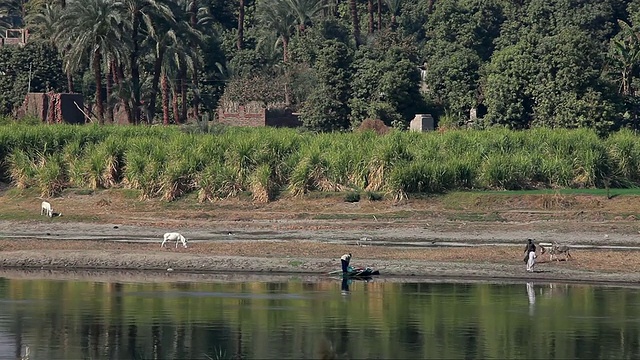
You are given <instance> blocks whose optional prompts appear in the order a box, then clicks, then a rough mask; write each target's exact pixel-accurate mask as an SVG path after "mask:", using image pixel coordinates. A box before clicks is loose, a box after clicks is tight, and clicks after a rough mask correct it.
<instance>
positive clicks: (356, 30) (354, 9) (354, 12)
mask: <svg viewBox="0 0 640 360" xmlns="http://www.w3.org/2000/svg"><path fill="white" fill-rule="evenodd" d="M349 8H350V9H351V22H352V23H353V37H354V39H355V41H356V46H359V45H360V19H358V4H356V0H349Z"/></svg>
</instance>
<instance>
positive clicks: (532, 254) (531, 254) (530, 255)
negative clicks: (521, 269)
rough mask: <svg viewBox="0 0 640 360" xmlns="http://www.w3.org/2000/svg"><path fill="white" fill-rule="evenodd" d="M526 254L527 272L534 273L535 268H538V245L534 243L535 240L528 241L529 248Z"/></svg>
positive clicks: (527, 247)
mask: <svg viewBox="0 0 640 360" xmlns="http://www.w3.org/2000/svg"><path fill="white" fill-rule="evenodd" d="M524 252H525V254H526V256H525V260H526V262H527V271H528V272H533V268H534V266H536V244H534V243H533V239H527V246H526V247H525V249H524Z"/></svg>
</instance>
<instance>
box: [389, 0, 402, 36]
mask: <svg viewBox="0 0 640 360" xmlns="http://www.w3.org/2000/svg"><path fill="white" fill-rule="evenodd" d="M385 2H386V3H387V6H388V7H389V12H390V13H391V24H389V27H390V28H391V29H395V28H396V24H397V21H396V16H398V13H400V7H401V6H402V0H385Z"/></svg>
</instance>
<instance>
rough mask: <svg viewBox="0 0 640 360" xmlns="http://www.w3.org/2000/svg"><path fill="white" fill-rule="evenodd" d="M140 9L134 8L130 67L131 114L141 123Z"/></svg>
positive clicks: (136, 122)
mask: <svg viewBox="0 0 640 360" xmlns="http://www.w3.org/2000/svg"><path fill="white" fill-rule="evenodd" d="M141 16H142V15H141V14H140V9H134V11H133V19H132V28H131V41H132V42H131V43H132V44H133V46H132V47H131V54H130V55H129V67H130V68H131V114H132V115H133V122H134V123H135V124H139V123H140V69H139V68H138V53H139V48H140V44H138V32H139V31H140V17H141Z"/></svg>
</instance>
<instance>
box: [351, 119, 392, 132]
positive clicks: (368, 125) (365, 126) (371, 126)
mask: <svg viewBox="0 0 640 360" xmlns="http://www.w3.org/2000/svg"><path fill="white" fill-rule="evenodd" d="M367 130H372V131H373V132H375V133H376V134H378V135H384V134H386V133H388V132H389V127H388V126H387V125H385V124H384V122H383V121H382V120H380V119H377V120H372V119H366V120H365V121H363V122H362V123H361V124H360V126H358V131H361V132H362V131H367Z"/></svg>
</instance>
